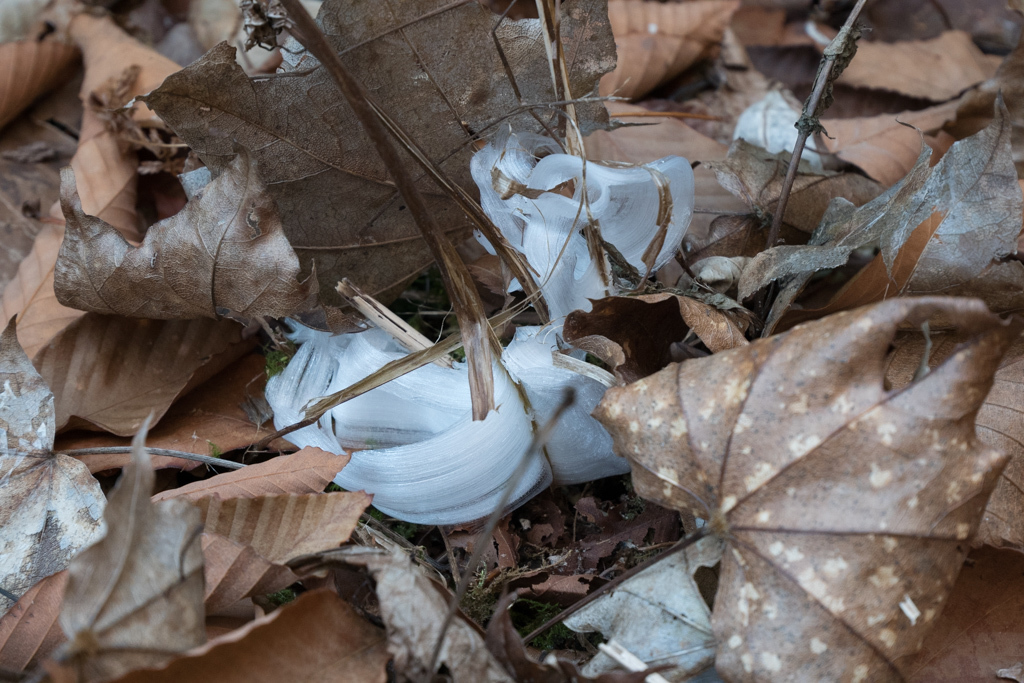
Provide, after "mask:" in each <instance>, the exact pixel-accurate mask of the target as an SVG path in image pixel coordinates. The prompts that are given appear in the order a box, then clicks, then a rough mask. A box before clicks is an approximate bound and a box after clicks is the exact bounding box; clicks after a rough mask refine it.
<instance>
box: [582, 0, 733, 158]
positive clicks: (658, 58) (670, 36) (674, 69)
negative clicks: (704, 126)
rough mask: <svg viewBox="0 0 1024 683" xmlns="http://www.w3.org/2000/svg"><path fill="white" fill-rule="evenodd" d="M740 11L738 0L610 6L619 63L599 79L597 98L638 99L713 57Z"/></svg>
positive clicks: (619, 1)
mask: <svg viewBox="0 0 1024 683" xmlns="http://www.w3.org/2000/svg"><path fill="white" fill-rule="evenodd" d="M739 6H740V3H739V2H738V0H695V1H694V2H680V3H660V2H647V1H645V0H615V1H613V2H609V3H608V19H609V21H610V22H611V25H612V32H613V33H614V35H615V48H616V52H617V53H618V63H617V64H616V66H615V70H614V71H612V72H611V73H610V74H607V75H606V76H605V77H604V78H602V79H601V94H602V95H614V96H616V97H627V98H629V99H636V98H638V97H641V96H643V95H646V94H647V93H649V92H650V91H651V90H653V89H654V88H656V87H657V86H658V85H660V84H661V83H664V82H666V81H669V80H671V79H673V78H675V77H676V76H678V75H679V74H681V73H682V72H683V71H685V70H686V69H688V68H690V67H691V66H692V65H693V64H695V63H696V62H698V61H699V60H702V59H709V58H711V57H714V56H715V54H716V53H717V51H718V47H719V44H720V43H721V42H722V36H723V35H724V34H725V29H726V28H727V27H728V26H729V20H730V19H731V18H732V15H733V12H735V11H736V8H737V7H739ZM659 156H664V154H661V155H659Z"/></svg>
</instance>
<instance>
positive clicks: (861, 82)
mask: <svg viewBox="0 0 1024 683" xmlns="http://www.w3.org/2000/svg"><path fill="white" fill-rule="evenodd" d="M998 66H999V59H998V58H995V59H993V58H991V57H988V56H986V55H985V54H983V53H982V51H981V50H979V49H978V47H977V46H976V45H975V44H974V41H972V40H971V36H970V34H968V33H966V32H964V31H946V32H945V33H943V34H942V35H940V36H938V37H936V38H932V39H930V40H905V41H900V42H898V43H883V42H880V41H871V42H869V41H861V42H860V43H859V44H858V45H857V57H856V59H854V60H853V61H851V62H850V65H849V66H847V67H846V70H845V71H843V75H842V76H840V77H839V80H838V83H840V84H842V85H848V86H852V87H857V88H872V89H875V90H890V91H892V92H898V93H900V94H903V95H908V96H910V97H919V98H921V99H925V100H931V101H932V102H945V101H946V100H950V99H953V98H954V97H956V96H958V95H960V93H962V92H964V91H965V90H967V89H968V88H970V87H971V86H973V85H977V84H978V83H981V82H982V81H984V80H987V79H989V78H991V77H992V76H993V75H994V74H995V72H996V69H997V68H998Z"/></svg>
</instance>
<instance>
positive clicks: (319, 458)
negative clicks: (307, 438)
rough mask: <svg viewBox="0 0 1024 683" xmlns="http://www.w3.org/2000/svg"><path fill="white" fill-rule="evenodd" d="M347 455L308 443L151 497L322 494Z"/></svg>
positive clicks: (196, 497) (158, 498)
mask: <svg viewBox="0 0 1024 683" xmlns="http://www.w3.org/2000/svg"><path fill="white" fill-rule="evenodd" d="M350 457H351V456H348V455H335V454H334V453H328V452H327V451H322V450H320V449H319V448H314V447H312V446H309V447H307V448H303V449H302V450H301V451H298V452H297V453H292V454H291V455H282V456H280V457H277V458H273V459H271V460H268V461H266V462H261V463H259V464H257V465H249V466H248V467H243V468H242V469H240V470H234V471H232V472H224V473H222V474H218V475H216V476H213V477H210V478H209V479H203V480H202V481H196V482H192V483H191V484H186V485H185V486H182V487H180V488H176V489H171V490H169V491H162V492H160V493H158V494H156V495H155V496H153V500H155V501H156V500H167V499H168V498H184V499H185V500H189V501H192V502H196V501H198V500H199V499H200V498H205V497H207V496H216V497H217V498H258V497H260V496H273V495H279V494H305V493H321V492H322V491H323V490H324V488H326V486H327V484H329V483H330V482H331V480H332V479H334V477H335V476H336V475H337V474H338V472H340V471H341V469H342V468H343V467H344V466H345V465H347V464H348V461H349V459H350Z"/></svg>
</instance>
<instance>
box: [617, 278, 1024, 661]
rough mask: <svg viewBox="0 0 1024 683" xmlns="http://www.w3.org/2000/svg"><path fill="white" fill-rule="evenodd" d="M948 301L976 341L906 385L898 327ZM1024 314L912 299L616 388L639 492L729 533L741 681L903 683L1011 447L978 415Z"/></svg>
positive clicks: (725, 564)
mask: <svg viewBox="0 0 1024 683" xmlns="http://www.w3.org/2000/svg"><path fill="white" fill-rule="evenodd" d="M936 314H941V315H943V316H944V317H947V318H949V319H952V320H954V321H955V322H956V323H957V326H958V328H959V329H962V330H964V331H966V332H968V333H970V334H971V338H970V341H969V342H968V343H967V344H965V345H963V346H961V347H960V349H959V350H958V351H957V352H956V353H955V354H954V355H953V356H952V357H950V358H949V360H947V361H946V362H945V363H944V364H942V365H941V366H940V367H938V368H936V369H935V370H934V371H932V372H931V373H930V374H928V375H927V376H926V377H924V378H923V379H921V380H919V381H917V382H915V383H913V384H911V385H910V386H909V387H907V388H905V389H903V390H894V391H887V390H886V389H885V387H884V374H885V359H886V353H887V350H888V348H889V345H890V343H891V342H892V340H893V338H894V337H895V335H896V331H897V328H898V326H899V325H901V324H905V323H906V324H912V325H916V324H920V323H922V322H924V321H926V320H928V319H929V318H931V317H933V316H934V315H936ZM1019 328H1020V325H1019V323H1015V324H1003V323H1002V322H1001V321H1000V320H999V319H998V318H997V317H996V316H994V315H992V314H991V313H989V312H988V310H987V309H986V308H985V306H984V305H983V304H982V303H981V302H979V301H971V300H962V299H949V298H917V299H897V300H893V301H887V302H884V303H881V304H878V305H876V306H873V307H869V308H863V309H859V310H857V311H853V312H849V313H840V314H837V315H834V316H830V317H829V318H826V319H824V320H821V321H817V322H814V323H809V324H807V325H804V326H800V327H797V328H795V329H793V330H791V331H790V332H787V333H785V334H782V335H777V336H774V337H770V338H768V339H764V340H759V341H758V342H755V343H753V344H751V345H750V346H747V347H744V348H742V349H735V350H733V351H729V352H726V353H721V354H717V355H715V356H711V357H710V358H703V359H696V360H690V361H687V362H685V363H682V364H679V365H673V366H669V367H668V368H665V369H664V370H662V371H661V372H659V373H658V374H656V375H654V376H653V377H650V378H647V379H644V380H641V381H639V382H637V383H635V384H633V385H631V386H629V387H624V388H612V389H609V391H608V393H607V394H606V396H605V399H604V401H603V402H602V404H601V405H600V406H599V407H598V411H597V417H598V418H599V419H600V420H601V421H602V422H603V423H604V424H605V425H606V426H607V427H608V429H609V431H610V432H611V433H612V436H613V438H614V439H615V441H616V447H617V449H618V452H619V453H621V454H622V455H623V456H625V457H627V458H628V459H629V460H630V463H631V465H632V466H633V481H634V484H635V486H636V487H637V491H638V493H640V494H641V495H642V496H644V497H646V498H650V499H652V500H654V501H656V502H658V503H659V504H662V505H666V506H669V507H673V508H675V509H678V510H693V511H694V512H695V513H697V514H700V515H702V516H708V517H709V518H710V519H711V526H712V528H713V529H716V530H718V532H719V533H721V534H722V535H723V537H724V539H725V542H726V550H725V553H724V555H723V559H722V570H721V578H720V583H719V589H718V594H717V597H716V598H715V611H714V615H713V617H712V626H713V628H714V632H715V636H716V637H717V640H718V652H717V664H716V665H717V667H718V670H719V671H720V672H721V673H722V674H723V675H724V676H725V677H726V678H728V679H730V680H757V679H762V678H765V679H778V678H780V677H783V676H785V677H791V678H794V679H798V680H799V679H812V680H841V679H842V678H843V677H844V676H849V675H850V674H852V675H853V676H854V677H859V678H861V680H870V681H890V680H892V681H895V680H902V678H901V676H902V675H903V674H904V673H906V672H905V671H903V670H902V669H901V664H900V658H901V657H904V656H907V655H910V654H913V653H914V652H916V651H917V650H918V648H920V646H921V642H922V640H923V638H924V636H925V633H926V632H927V630H928V628H929V627H930V626H931V624H932V623H933V621H934V619H935V617H936V616H937V615H938V613H939V612H940V611H941V609H942V607H943V605H944V604H945V600H946V597H947V595H948V593H949V590H950V588H952V585H953V582H954V580H955V579H956V576H957V573H958V572H959V570H960V567H961V565H962V564H963V559H964V557H965V555H966V552H967V550H968V548H969V543H968V541H969V539H970V538H971V536H972V535H973V534H974V532H975V530H976V529H977V526H978V524H979V522H980V521H981V514H982V510H983V508H984V506H985V503H986V501H987V500H988V497H989V494H990V493H991V491H992V489H993V487H994V486H995V485H996V481H997V479H998V475H999V472H1000V471H1001V470H1002V468H1003V465H1004V464H1005V462H1006V456H1005V455H1003V454H1002V453H1000V452H998V451H996V450H994V449H992V448H990V447H988V446H986V445H984V444H982V443H981V442H980V441H978V439H977V438H976V436H975V431H974V414H975V412H976V411H977V409H978V408H979V407H980V406H981V403H982V401H983V400H984V397H985V394H986V393H987V392H988V389H989V387H990V386H991V383H992V375H993V374H994V373H995V370H996V368H997V366H998V364H999V360H1000V358H1001V357H1002V354H1003V352H1004V351H1005V350H1006V348H1007V347H1008V346H1009V344H1010V342H1011V340H1012V339H1013V337H1014V336H1015V335H1016V334H1017V333H1018V332H1019ZM641 424H642V425H644V427H643V428H640V425H641Z"/></svg>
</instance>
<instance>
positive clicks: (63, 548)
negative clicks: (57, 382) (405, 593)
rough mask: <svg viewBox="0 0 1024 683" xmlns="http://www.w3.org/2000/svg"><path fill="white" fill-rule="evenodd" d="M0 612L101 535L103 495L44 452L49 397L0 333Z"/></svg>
mask: <svg viewBox="0 0 1024 683" xmlns="http://www.w3.org/2000/svg"><path fill="white" fill-rule="evenodd" d="M0 385H2V386H3V392H2V393H0V528H2V529H3V534H2V536H0V588H2V589H3V590H2V591H0V613H3V612H6V611H7V610H8V609H9V608H10V607H11V606H12V605H14V603H16V602H17V601H18V600H19V599H20V598H21V597H22V595H24V594H25V592H26V591H28V590H29V589H30V588H31V587H32V586H34V585H35V584H36V583H38V582H39V581H40V580H42V579H44V578H45V577H47V576H49V575H51V574H55V573H57V572H59V571H62V570H63V569H65V568H66V567H67V566H68V563H69V562H70V561H71V558H73V557H74V556H75V555H76V554H77V553H78V552H79V551H80V550H81V549H82V548H84V547H86V546H88V545H90V544H91V543H93V542H94V541H96V540H97V539H98V538H99V537H100V536H101V535H102V534H103V522H102V520H101V518H102V515H103V508H104V506H105V504H106V500H105V499H104V497H103V491H102V490H101V489H100V484H99V482H98V481H96V480H95V479H94V478H93V476H92V475H91V474H89V470H88V469H87V468H86V467H85V465H83V464H82V463H80V462H78V461H77V460H75V459H74V458H69V457H68V456H66V455H58V454H55V453H53V451H52V450H51V449H52V447H53V435H54V431H55V430H54V417H53V414H54V407H53V394H52V393H51V392H50V390H49V389H48V388H47V386H46V383H45V382H44V381H43V378H42V377H40V376H39V373H37V372H36V370H35V368H33V367H32V363H31V362H30V361H29V359H28V356H26V355H25V352H24V351H22V350H21V347H20V346H19V345H18V338H17V333H16V331H15V323H14V321H13V320H12V321H11V322H10V323H9V324H8V325H7V327H6V329H5V330H4V332H3V334H0Z"/></svg>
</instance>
